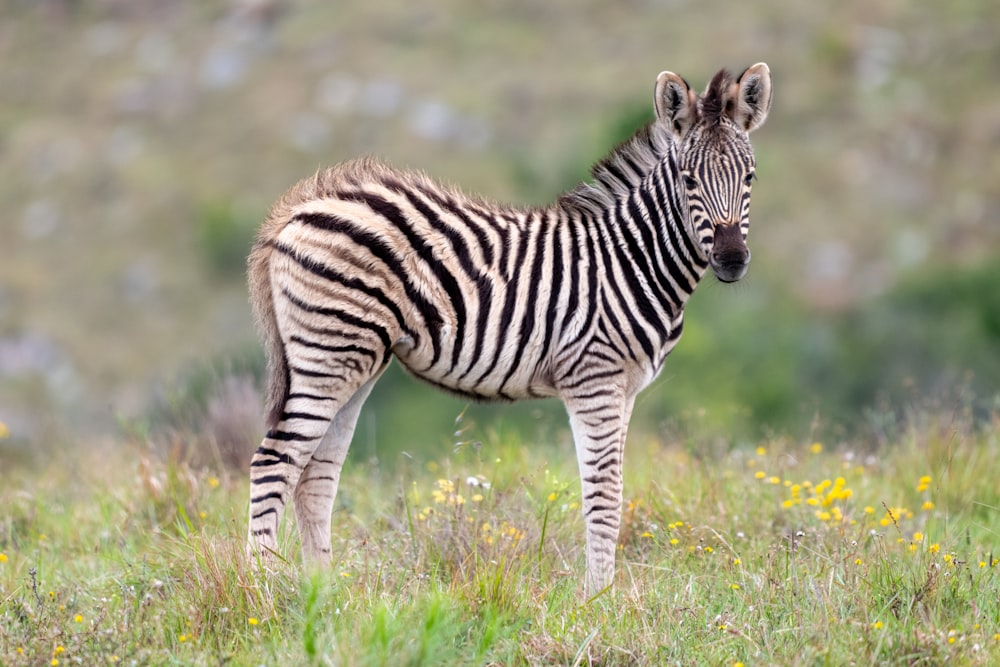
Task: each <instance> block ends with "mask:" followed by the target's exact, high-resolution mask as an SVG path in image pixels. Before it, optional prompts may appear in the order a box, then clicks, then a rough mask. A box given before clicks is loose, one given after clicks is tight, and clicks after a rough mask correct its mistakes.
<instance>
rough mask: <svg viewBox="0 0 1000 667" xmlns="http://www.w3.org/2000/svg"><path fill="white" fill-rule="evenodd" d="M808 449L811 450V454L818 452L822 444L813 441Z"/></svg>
mask: <svg viewBox="0 0 1000 667" xmlns="http://www.w3.org/2000/svg"><path fill="white" fill-rule="evenodd" d="M809 451H810V452H812V453H813V454H819V453H821V452H822V451H823V445H821V444H820V443H818V442H814V443H813V444H812V446H811V447H810V448H809Z"/></svg>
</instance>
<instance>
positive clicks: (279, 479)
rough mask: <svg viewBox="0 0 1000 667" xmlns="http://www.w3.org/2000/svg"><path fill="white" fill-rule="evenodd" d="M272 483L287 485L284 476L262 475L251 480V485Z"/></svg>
mask: <svg viewBox="0 0 1000 667" xmlns="http://www.w3.org/2000/svg"><path fill="white" fill-rule="evenodd" d="M274 482H282V483H286V484H287V483H288V480H287V479H285V476H284V475H264V476H263V477H258V478H256V479H253V478H251V479H250V483H251V484H273V483H274Z"/></svg>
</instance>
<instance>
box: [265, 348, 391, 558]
mask: <svg viewBox="0 0 1000 667" xmlns="http://www.w3.org/2000/svg"><path fill="white" fill-rule="evenodd" d="M343 361H344V360H335V359H334V360H328V363H327V364H325V365H324V370H323V371H318V370H300V369H295V368H292V369H290V370H291V382H290V386H289V393H288V395H287V397H286V398H285V405H284V408H283V410H282V414H281V417H280V419H279V420H278V422H277V423H276V424H275V425H274V427H273V428H271V430H269V431H268V432H267V435H265V436H264V440H263V442H262V443H261V445H260V447H258V449H257V452H256V453H255V454H254V456H253V459H252V460H251V462H250V528H249V546H250V550H251V553H253V552H257V553H260V554H261V556H262V557H264V558H268V557H269V555H270V554H271V553H277V538H278V525H279V523H280V520H281V516H282V514H283V512H284V509H285V505H287V504H288V501H289V499H290V497H291V495H292V492H293V491H294V490H295V489H296V488H297V487H298V486H299V483H300V481H301V480H302V477H303V474H304V472H305V471H306V470H307V469H308V468H309V465H310V463H311V462H312V460H313V457H314V455H315V454H316V452H317V451H318V450H321V449H322V451H323V452H324V453H323V454H321V457H320V458H321V462H320V463H318V464H317V465H315V466H314V467H313V470H312V471H311V472H310V473H309V475H308V476H307V480H309V481H308V482H307V484H306V486H305V487H304V490H303V492H302V493H301V494H299V496H298V497H300V498H301V499H302V503H301V504H303V505H305V506H307V507H308V506H309V505H310V502H309V501H306V498H307V495H305V494H308V493H312V492H313V490H316V493H317V495H316V498H317V499H318V498H320V497H323V496H329V499H328V500H327V501H324V503H323V504H322V505H321V506H322V507H323V508H324V511H326V510H325V508H328V507H332V502H333V493H334V492H335V491H336V489H335V486H336V481H334V480H336V479H339V476H340V465H341V463H342V462H343V457H344V455H346V451H347V445H348V444H349V443H350V435H351V434H350V431H353V425H354V422H355V421H356V419H357V414H356V411H357V410H358V409H359V408H360V403H361V402H362V401H363V399H364V397H365V396H367V391H370V386H369V385H368V382H369V380H373V378H375V377H377V376H378V375H379V373H380V372H381V369H380V368H372V369H371V370H370V372H363V371H361V368H362V366H360V365H359V364H357V363H356V362H355V361H354V360H348V362H347V363H346V364H345V363H340V362H343ZM363 387H367V390H365V393H364V395H363V396H361V397H360V399H359V400H358V402H357V405H351V401H352V400H353V397H354V396H355V395H356V394H358V393H359V392H361V391H362V388H363ZM349 405H350V406H351V407H350V408H348V411H347V413H345V415H344V416H343V417H340V418H339V419H338V416H339V413H340V412H341V410H342V409H343V408H345V407H347V406H349ZM352 411H353V413H354V414H352ZM348 425H349V426H350V427H351V428H350V429H348V428H347V426H348ZM331 431H332V432H331ZM328 433H330V435H329V439H330V440H329V441H330V444H329V445H324V444H323V443H324V440H326V438H327V434H328ZM341 441H343V442H341ZM340 449H342V450H343V451H342V452H339V453H338V450H340ZM331 481H333V487H334V488H333V489H331V488H330V486H331V484H330V483H331ZM320 482H323V483H320ZM324 486H325V487H326V489H325V492H321V491H320V490H318V489H317V487H320V488H322V487H324ZM327 513H328V512H327ZM299 516H300V517H304V519H305V527H306V528H307V530H306V533H304V534H307V535H308V537H307V541H306V545H305V546H306V549H307V550H308V551H307V554H306V555H307V557H308V558H314V559H319V560H322V559H323V556H322V555H321V554H317V551H316V550H317V549H318V547H317V544H326V545H328V544H329V537H330V536H329V518H327V519H326V520H325V522H324V523H320V524H318V525H315V527H311V526H313V525H314V524H316V522H317V519H316V518H315V517H316V516H318V511H313V510H309V509H307V510H305V514H304V515H303V514H300V515H299ZM324 535H325V537H324ZM328 550H329V549H328V548H327V551H328ZM326 558H329V555H327V556H326Z"/></svg>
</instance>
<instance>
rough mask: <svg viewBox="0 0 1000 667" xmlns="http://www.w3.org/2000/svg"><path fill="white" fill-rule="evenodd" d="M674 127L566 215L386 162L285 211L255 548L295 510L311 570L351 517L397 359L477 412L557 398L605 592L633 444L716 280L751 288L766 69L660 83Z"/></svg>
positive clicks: (268, 236)
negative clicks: (337, 514)
mask: <svg viewBox="0 0 1000 667" xmlns="http://www.w3.org/2000/svg"><path fill="white" fill-rule="evenodd" d="M653 102H654V110H655V119H654V120H653V121H651V122H650V123H649V124H648V125H646V126H645V127H643V128H641V129H639V130H638V132H637V133H636V134H635V136H634V137H633V138H632V139H630V140H628V141H626V142H624V143H623V144H621V145H620V146H618V147H617V148H615V149H614V150H613V151H612V152H611V153H610V154H609V155H608V156H607V157H606V158H604V159H603V160H602V161H600V162H598V163H597V164H596V165H595V166H594V168H593V170H592V173H593V182H592V183H584V184H581V185H579V186H578V187H577V188H575V189H574V190H572V191H570V192H567V193H565V194H564V195H562V196H561V197H560V198H559V199H558V200H557V201H556V202H555V203H554V204H551V205H549V206H545V207H538V208H516V207H510V206H501V205H497V204H494V203H490V202H487V201H484V200H482V199H477V198H474V197H469V196H466V195H464V194H462V193H461V192H459V191H458V190H455V189H453V188H449V187H445V186H442V185H439V184H437V183H435V182H433V181H431V180H430V179H428V178H427V177H426V176H424V175H423V174H422V173H417V172H410V171H399V170H395V169H392V168H390V167H388V166H385V165H383V164H381V163H379V162H377V161H375V160H370V159H369V160H360V161H351V162H347V163H344V164H341V165H339V166H336V167H333V168H330V169H326V170H321V171H320V172H318V173H317V174H316V175H315V176H313V177H312V178H309V179H306V180H303V181H301V182H300V183H298V184H297V185H295V186H294V187H292V188H291V189H290V190H289V191H288V192H286V193H285V194H284V196H282V197H281V198H280V199H279V200H278V202H277V203H276V204H275V205H274V207H273V208H272V210H271V212H270V215H269V216H268V218H267V220H266V222H265V223H264V225H263V226H262V228H261V230H260V233H259V235H258V237H257V241H256V243H255V245H254V248H253V250H252V252H251V254H250V257H249V260H248V265H249V281H250V295H251V303H252V305H253V309H254V313H255V316H256V319H257V323H258V325H259V328H260V330H261V331H262V333H263V337H264V339H265V344H266V348H267V358H268V397H267V405H268V413H267V418H266V422H267V429H268V430H267V434H266V436H265V437H264V440H263V442H262V444H261V445H260V447H259V448H258V449H257V451H256V453H255V454H254V456H253V461H252V463H251V474H250V483H251V494H250V526H249V540H250V547H251V549H255V550H259V551H261V552H263V553H266V552H268V551H272V550H274V549H275V548H276V537H277V532H278V522H279V519H280V516H281V514H282V512H283V510H284V507H285V505H286V504H287V502H288V501H289V500H294V506H295V514H296V519H297V523H298V527H299V532H300V535H301V540H302V549H303V552H304V555H305V557H306V558H307V559H309V560H312V561H315V562H320V563H327V562H329V560H330V520H331V513H332V510H333V502H334V496H335V495H336V492H337V485H338V482H339V478H340V471H341V466H342V464H343V462H344V458H345V456H346V454H347V449H348V446H349V445H350V441H351V437H352V434H353V433H354V428H355V424H356V422H357V418H358V414H359V412H360V410H361V405H362V403H364V401H365V398H366V397H367V396H368V394H369V392H370V391H371V389H372V386H373V385H374V384H375V382H376V381H377V380H378V378H379V376H380V375H381V374H382V373H383V371H385V369H386V367H387V366H388V364H389V362H390V360H391V358H392V357H393V356H395V357H396V358H398V359H399V360H400V362H401V363H402V364H403V365H404V366H405V367H406V368H407V369H408V370H409V372H410V373H412V374H413V375H415V376H417V377H418V378H421V379H422V380H425V381H427V382H429V383H430V384H432V385H434V386H436V387H439V388H441V389H444V390H447V391H450V392H453V393H456V394H459V395H461V396H465V397H469V398H471V399H476V400H508V401H511V400H518V399H522V398H535V397H546V396H551V397H557V398H559V399H561V400H562V401H563V403H564V404H565V406H566V410H567V412H568V413H569V420H570V426H571V429H572V433H573V439H574V442H575V447H576V452H577V458H578V464H579V468H580V477H581V480H582V486H583V495H582V499H583V514H584V518H585V523H586V561H587V576H586V584H585V587H586V591H587V592H588V593H589V594H593V593H596V592H598V591H600V590H602V589H603V588H605V587H607V586H609V585H610V584H611V582H612V578H613V575H614V563H615V547H616V542H617V540H618V531H619V521H620V514H621V503H622V479H621V472H622V457H623V453H624V445H625V433H626V429H627V427H628V423H629V416H630V414H631V412H632V407H633V404H634V401H635V397H636V394H637V393H638V392H639V391H640V390H642V389H643V388H645V387H646V386H648V385H649V384H650V383H651V382H652V381H653V379H654V378H655V377H656V375H657V374H658V373H659V372H660V369H661V367H662V366H663V362H664V360H665V359H666V357H667V354H668V353H669V352H670V350H671V349H673V347H674V345H676V344H677V341H678V339H679V338H680V335H681V327H682V323H683V314H684V313H683V309H684V304H685V302H686V301H687V299H688V297H689V296H690V295H691V293H692V292H693V291H694V289H695V287H696V286H697V284H698V282H699V281H700V280H701V278H702V276H703V275H704V274H705V272H706V271H707V270H708V268H709V267H711V269H712V271H713V272H714V273H715V275H716V276H717V278H718V279H719V280H721V281H723V282H734V281H736V280H739V279H740V278H742V277H743V275H744V274H745V273H746V270H747V266H748V264H749V262H750V251H749V250H748V249H747V246H746V236H747V231H748V228H749V206H750V188H751V184H752V182H753V179H754V155H753V149H752V148H751V145H750V142H749V139H748V136H747V135H748V133H749V132H751V131H752V130H754V129H756V128H757V127H759V126H760V125H761V124H762V123H763V122H764V120H765V119H766V117H767V113H768V110H769V108H770V103H771V75H770V70H769V69H768V67H767V65H765V64H764V63H758V64H756V65H754V66H753V67H750V68H748V69H747V70H745V71H744V72H743V73H742V74H741V75H740V76H739V77H733V76H731V75H730V74H729V73H728V72H726V71H725V70H723V71H720V72H719V73H718V74H716V75H715V77H714V78H713V79H712V80H711V82H710V83H709V84H708V86H707V87H706V89H705V90H704V92H703V93H701V94H698V93H697V92H695V91H693V90H692V89H691V88H690V86H688V84H687V82H686V81H685V80H684V79H682V78H681V77H679V76H677V75H676V74H674V73H672V72H663V73H661V74H660V75H659V77H657V79H656V84H655V87H654V99H653Z"/></svg>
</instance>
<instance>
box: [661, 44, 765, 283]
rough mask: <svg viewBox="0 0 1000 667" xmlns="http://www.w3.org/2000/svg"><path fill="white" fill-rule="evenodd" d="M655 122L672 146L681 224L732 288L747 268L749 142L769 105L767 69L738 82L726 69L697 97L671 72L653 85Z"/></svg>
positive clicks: (750, 177)
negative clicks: (683, 213)
mask: <svg viewBox="0 0 1000 667" xmlns="http://www.w3.org/2000/svg"><path fill="white" fill-rule="evenodd" d="M654 101H655V106H656V117H657V119H658V121H659V122H661V123H664V124H665V125H666V126H667V127H668V128H669V129H670V131H671V132H672V133H673V135H674V137H675V139H676V141H677V144H678V152H677V167H678V170H679V174H678V176H679V179H678V180H679V182H675V184H674V187H675V188H679V189H681V190H682V191H683V192H684V193H685V194H686V195H687V201H688V213H687V220H686V224H687V225H688V231H689V233H690V234H691V235H692V238H694V239H696V240H697V242H698V244H699V246H700V247H701V251H702V253H703V254H704V255H705V258H707V259H708V263H709V266H711V267H712V271H714V272H715V275H716V277H717V278H718V279H719V280H721V281H723V282H727V283H730V282H735V281H737V280H739V279H740V278H742V277H743V276H744V275H746V272H747V267H748V266H749V264H750V249H749V248H748V247H747V243H746V239H747V232H748V231H749V229H750V188H751V185H752V184H753V180H754V178H755V163H754V154H753V148H752V147H751V145H750V139H749V137H748V136H747V135H748V134H749V133H750V132H752V131H753V130H755V129H757V128H758V127H760V126H761V125H763V123H764V120H765V119H766V118H767V112H768V110H769V109H770V106H771V71H770V70H769V69H768V67H767V65H766V64H764V63H757V64H756V65H754V66H753V67H750V68H749V69H747V70H746V71H744V72H743V74H741V75H740V76H739V78H738V79H735V80H734V79H733V77H732V76H731V75H730V74H729V72H727V71H726V70H722V71H720V72H719V73H718V74H716V75H715V77H713V78H712V81H711V83H709V84H708V87H707V88H706V89H705V92H704V93H702V94H701V95H698V94H697V93H695V92H694V91H692V90H691V87H690V86H689V85H688V83H687V81H685V80H684V79H683V78H681V77H679V76H677V75H676V74H674V73H673V72H661V73H660V75H659V76H658V77H657V79H656V89H655V97H654Z"/></svg>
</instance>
